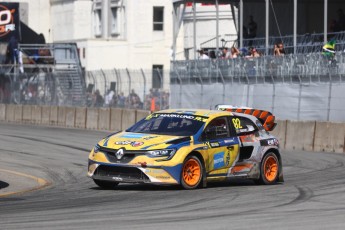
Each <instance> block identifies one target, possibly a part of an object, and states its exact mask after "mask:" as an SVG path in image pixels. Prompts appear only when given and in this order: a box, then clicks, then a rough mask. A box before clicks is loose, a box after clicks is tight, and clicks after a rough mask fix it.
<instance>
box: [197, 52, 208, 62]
mask: <svg viewBox="0 0 345 230" xmlns="http://www.w3.org/2000/svg"><path fill="white" fill-rule="evenodd" d="M198 52H199V59H201V60H207V59H210V57H209V56H207V55H206V54H205V53H204V50H198Z"/></svg>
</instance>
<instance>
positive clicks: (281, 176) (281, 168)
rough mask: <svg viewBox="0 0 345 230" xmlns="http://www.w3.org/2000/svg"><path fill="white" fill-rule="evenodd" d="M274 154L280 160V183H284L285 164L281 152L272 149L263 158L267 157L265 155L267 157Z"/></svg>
mask: <svg viewBox="0 0 345 230" xmlns="http://www.w3.org/2000/svg"><path fill="white" fill-rule="evenodd" d="M270 152H272V153H274V154H275V155H276V156H277V158H278V161H279V175H278V182H284V175H283V163H282V157H281V154H280V152H279V150H278V149H275V148H271V149H268V150H267V151H266V152H265V154H264V155H263V156H262V159H263V158H264V157H265V155H267V154H268V153H270Z"/></svg>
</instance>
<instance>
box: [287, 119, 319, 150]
mask: <svg viewBox="0 0 345 230" xmlns="http://www.w3.org/2000/svg"><path fill="white" fill-rule="evenodd" d="M314 133H315V121H287V125H286V139H285V149H289V150H304V151H313V149H314V148H313V145H314Z"/></svg>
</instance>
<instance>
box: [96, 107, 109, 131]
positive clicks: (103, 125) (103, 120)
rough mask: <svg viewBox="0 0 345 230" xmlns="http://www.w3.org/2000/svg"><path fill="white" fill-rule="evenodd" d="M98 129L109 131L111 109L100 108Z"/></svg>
mask: <svg viewBox="0 0 345 230" xmlns="http://www.w3.org/2000/svg"><path fill="white" fill-rule="evenodd" d="M98 129H101V130H109V129H110V109H109V108H100V109H99V110H98Z"/></svg>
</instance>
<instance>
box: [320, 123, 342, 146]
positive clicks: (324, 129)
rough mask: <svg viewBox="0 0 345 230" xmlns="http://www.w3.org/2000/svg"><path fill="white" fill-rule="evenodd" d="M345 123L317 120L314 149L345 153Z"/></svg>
mask: <svg viewBox="0 0 345 230" xmlns="http://www.w3.org/2000/svg"><path fill="white" fill-rule="evenodd" d="M344 140H345V124H342V123H331V122H316V126H315V141H314V151H316V152H336V153H343V152H345V150H344Z"/></svg>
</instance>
